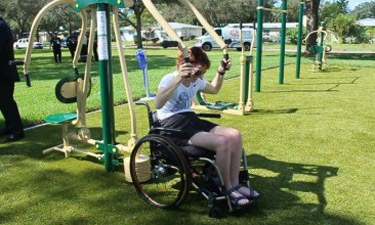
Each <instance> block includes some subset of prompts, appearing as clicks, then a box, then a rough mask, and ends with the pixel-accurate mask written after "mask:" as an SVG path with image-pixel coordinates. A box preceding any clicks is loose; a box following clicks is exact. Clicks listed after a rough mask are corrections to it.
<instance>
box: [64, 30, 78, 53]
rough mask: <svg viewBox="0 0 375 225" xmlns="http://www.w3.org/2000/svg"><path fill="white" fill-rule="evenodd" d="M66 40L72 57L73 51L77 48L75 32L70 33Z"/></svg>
mask: <svg viewBox="0 0 375 225" xmlns="http://www.w3.org/2000/svg"><path fill="white" fill-rule="evenodd" d="M66 41H67V46H68V48H69V52H70V55H71V56H72V59H73V58H74V53H75V52H76V49H77V35H76V34H75V33H72V34H71V35H70V36H69V37H68V39H67V40H66Z"/></svg>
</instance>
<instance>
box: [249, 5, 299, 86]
mask: <svg viewBox="0 0 375 225" xmlns="http://www.w3.org/2000/svg"><path fill="white" fill-rule="evenodd" d="M304 4H305V3H304V0H299V13H298V40H297V56H296V78H299V77H300V75H299V74H300V64H301V61H300V58H301V44H302V22H303V21H302V20H303V8H304ZM263 11H273V12H279V13H280V14H281V32H280V63H279V84H283V83H284V66H285V65H284V64H285V36H286V14H287V0H282V4H281V9H270V8H266V7H264V0H258V7H257V37H256V45H257V52H256V80H255V91H256V92H260V89H261V77H262V33H263Z"/></svg>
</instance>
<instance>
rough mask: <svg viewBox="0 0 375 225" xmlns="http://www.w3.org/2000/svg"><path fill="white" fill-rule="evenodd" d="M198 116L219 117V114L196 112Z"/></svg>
mask: <svg viewBox="0 0 375 225" xmlns="http://www.w3.org/2000/svg"><path fill="white" fill-rule="evenodd" d="M197 116H199V117H208V118H218V119H219V118H221V114H218V113H197Z"/></svg>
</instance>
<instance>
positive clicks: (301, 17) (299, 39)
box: [296, 0, 305, 79]
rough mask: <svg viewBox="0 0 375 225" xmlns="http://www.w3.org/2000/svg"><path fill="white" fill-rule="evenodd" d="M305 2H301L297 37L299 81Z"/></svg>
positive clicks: (301, 0)
mask: <svg viewBox="0 0 375 225" xmlns="http://www.w3.org/2000/svg"><path fill="white" fill-rule="evenodd" d="M304 4H305V3H304V0H299V10H298V37H297V56H296V57H297V59H296V78H297V79H299V77H300V73H301V46H302V32H303V30H302V26H303V8H304Z"/></svg>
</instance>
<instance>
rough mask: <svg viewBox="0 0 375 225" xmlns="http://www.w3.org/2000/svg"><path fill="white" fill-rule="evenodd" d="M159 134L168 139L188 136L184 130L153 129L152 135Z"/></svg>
mask: <svg viewBox="0 0 375 225" xmlns="http://www.w3.org/2000/svg"><path fill="white" fill-rule="evenodd" d="M154 132H156V133H159V134H160V135H162V136H167V137H178V138H186V137H187V136H188V134H187V133H186V132H184V131H182V130H177V129H172V128H164V127H154V128H152V129H151V131H150V133H154Z"/></svg>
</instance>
